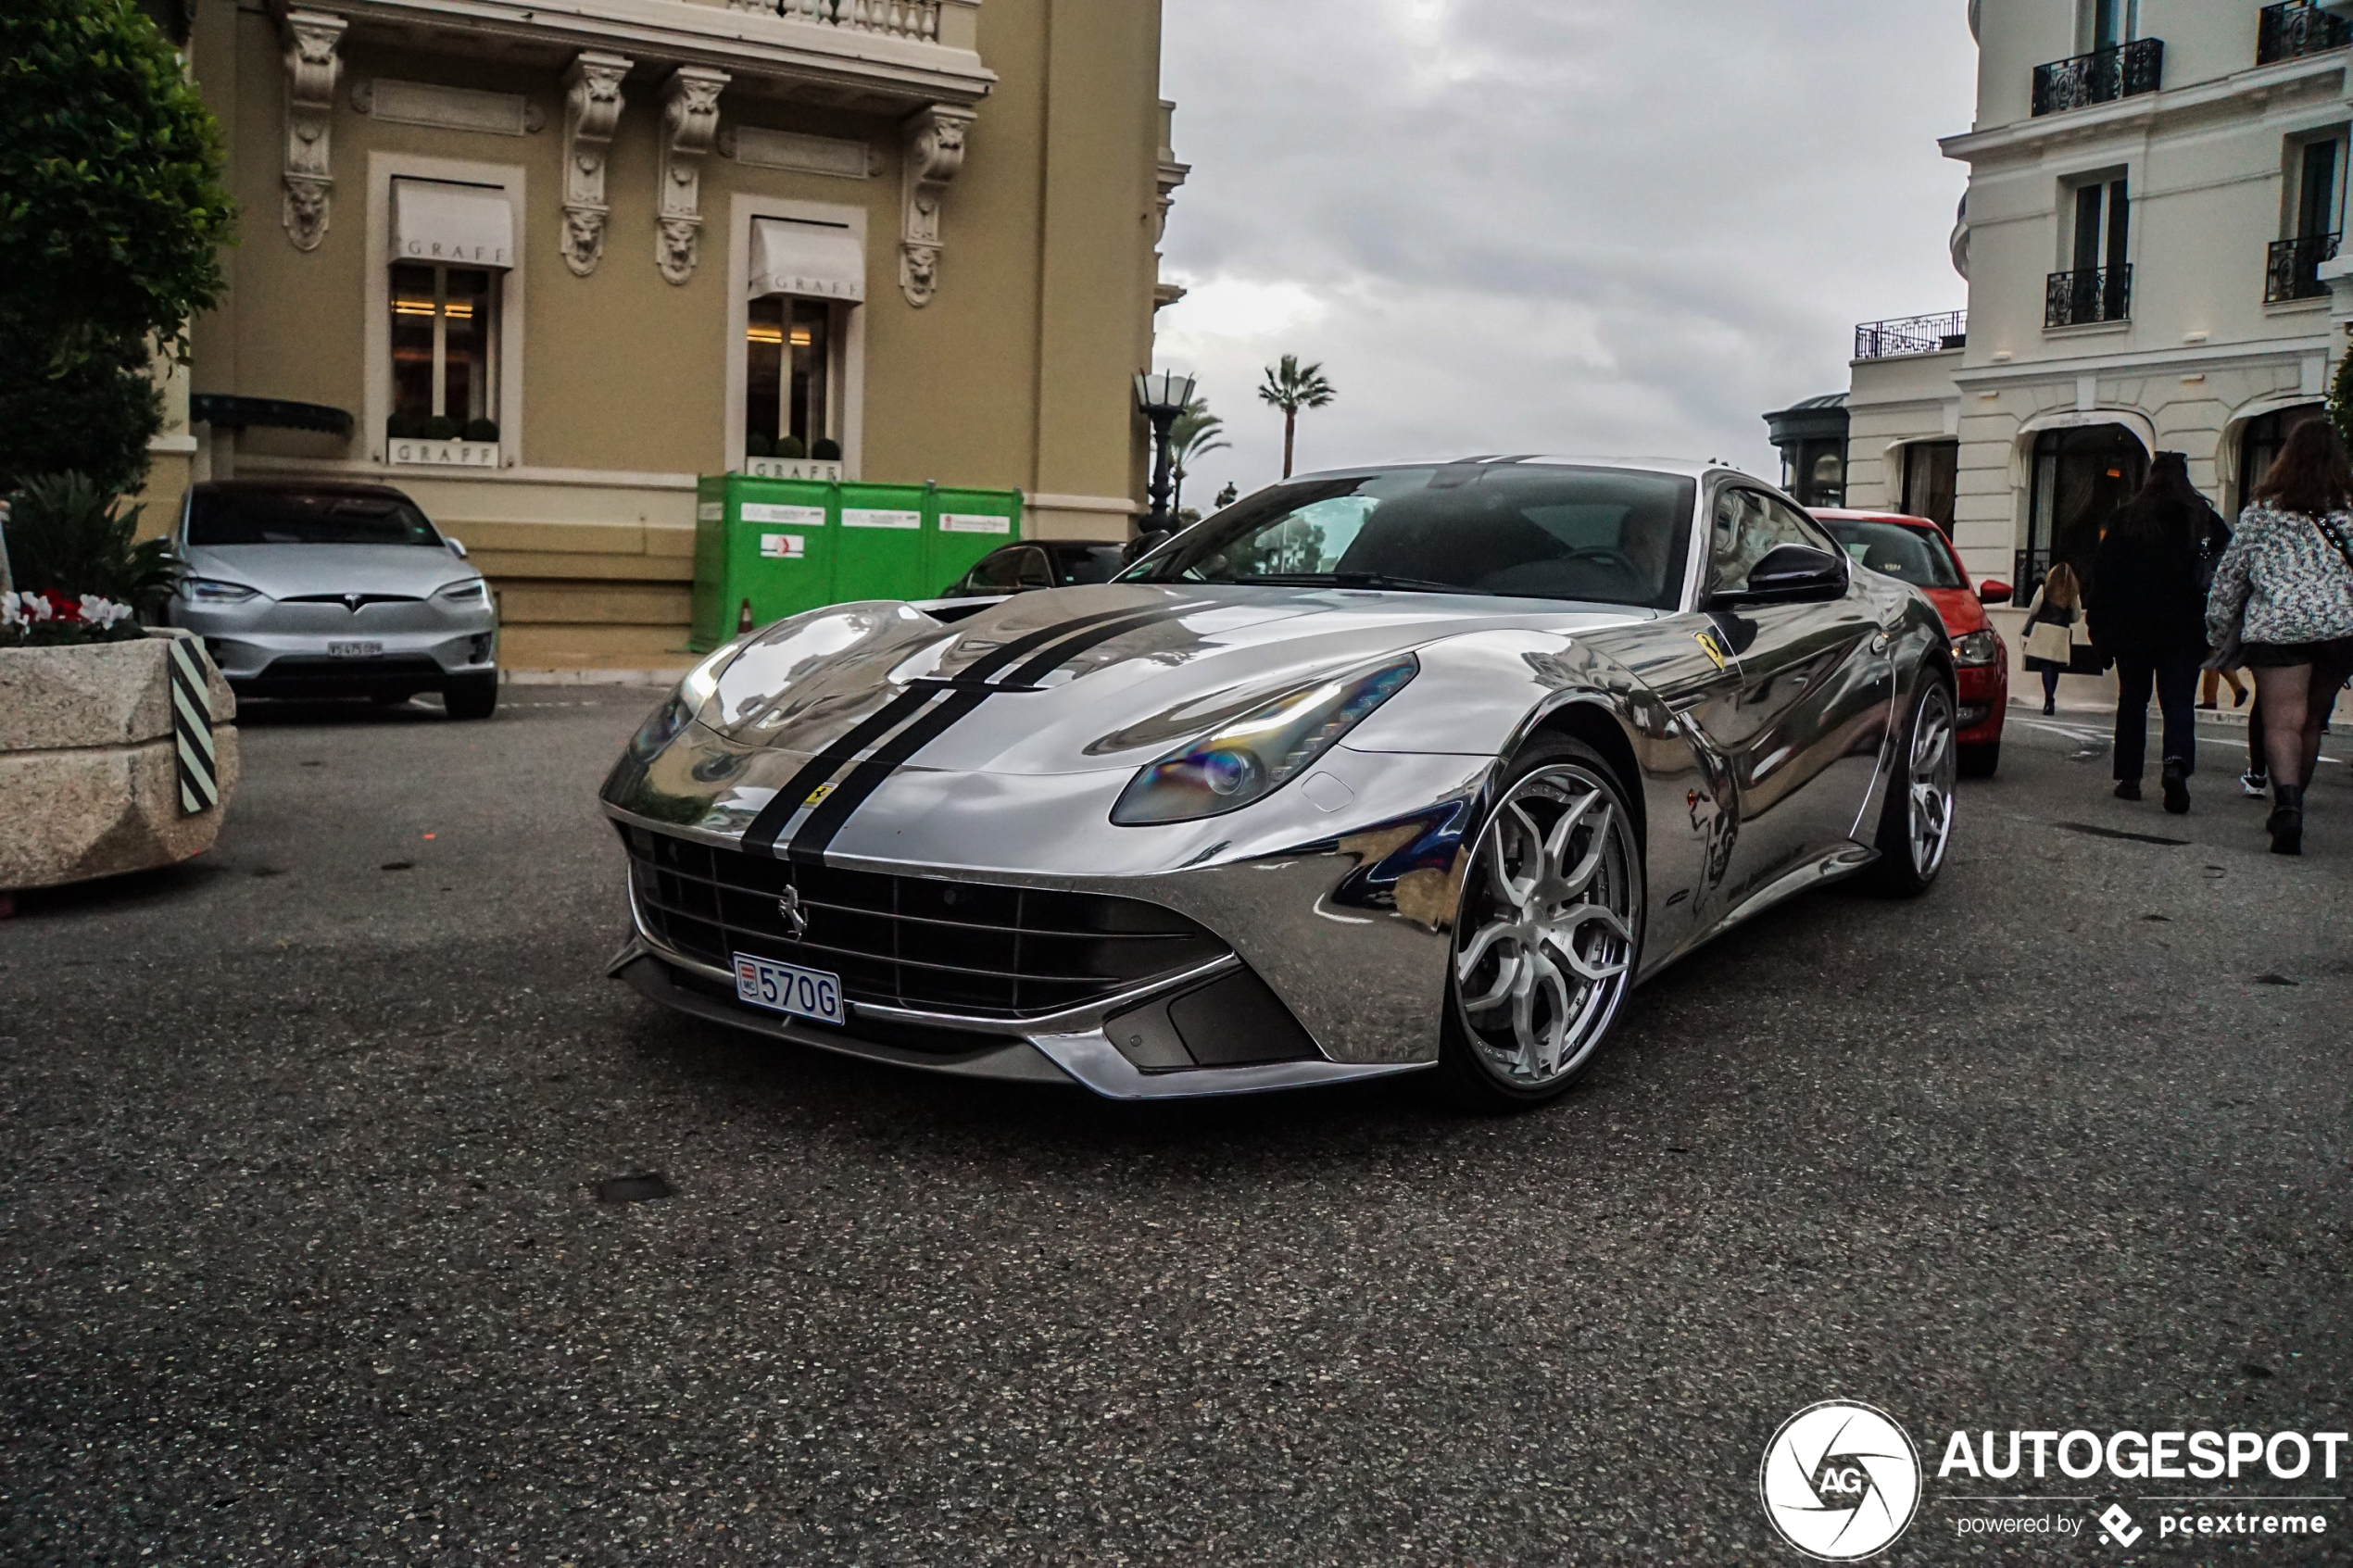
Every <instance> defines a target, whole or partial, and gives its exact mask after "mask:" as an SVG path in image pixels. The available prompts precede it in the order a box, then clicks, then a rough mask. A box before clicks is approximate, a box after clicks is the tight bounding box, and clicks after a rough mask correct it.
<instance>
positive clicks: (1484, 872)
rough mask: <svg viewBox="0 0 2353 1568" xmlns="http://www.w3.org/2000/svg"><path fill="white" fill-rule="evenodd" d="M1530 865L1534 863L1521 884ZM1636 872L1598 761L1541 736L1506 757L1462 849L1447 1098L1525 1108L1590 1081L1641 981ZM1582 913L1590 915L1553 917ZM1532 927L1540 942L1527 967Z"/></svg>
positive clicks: (1631, 840)
mask: <svg viewBox="0 0 2353 1568" xmlns="http://www.w3.org/2000/svg"><path fill="white" fill-rule="evenodd" d="M1571 819H1574V820H1573V821H1572V820H1571ZM1563 822H1567V823H1568V827H1567V833H1566V834H1565V835H1561V825H1562V823H1563ZM1531 830H1533V831H1531ZM1555 835H1561V837H1560V842H1559V845H1558V847H1557V848H1555V847H1554V844H1553V840H1554V836H1555ZM1534 856H1541V857H1542V858H1543V859H1542V865H1541V872H1540V874H1539V875H1536V876H1530V875H1528V874H1526V873H1527V872H1528V870H1529V865H1530V862H1531V858H1532V857H1534ZM1515 857H1516V859H1515ZM1646 875H1647V873H1646V870H1645V867H1644V863H1643V852H1642V834H1641V831H1640V829H1639V827H1638V826H1637V823H1636V819H1635V817H1634V815H1633V813H1632V811H1631V810H1630V809H1629V806H1628V797H1627V793H1626V786H1625V785H1624V784H1623V783H1622V782H1621V781H1620V780H1619V778H1618V776H1617V770H1616V769H1614V768H1613V767H1612V766H1611V765H1610V764H1609V763H1608V762H1607V761H1606V760H1605V759H1603V757H1602V756H1601V754H1600V753H1599V752H1597V751H1595V750H1594V749H1593V748H1592V746H1586V745H1585V744H1583V743H1582V742H1580V741H1575V740H1570V739H1567V738H1566V737H1561V736H1549V735H1548V736H1543V737H1541V738H1539V739H1538V740H1536V741H1534V742H1532V743H1530V744H1529V746H1528V747H1527V748H1526V749H1525V750H1523V751H1522V752H1521V753H1520V754H1519V755H1518V756H1517V757H1516V758H1514V759H1512V762H1511V765H1510V767H1509V768H1507V769H1506V770H1505V771H1504V773H1503V775H1502V778H1501V781H1500V782H1499V784H1498V785H1497V787H1496V789H1495V792H1494V804H1493V806H1491V808H1490V809H1489V810H1488V812H1487V815H1486V816H1485V817H1484V818H1483V819H1482V820H1481V821H1480V822H1479V825H1478V832H1477V833H1476V834H1474V835H1473V836H1472V838H1471V840H1470V849H1469V854H1468V859H1467V861H1466V864H1465V868H1464V872H1463V891H1462V895H1461V902H1460V903H1459V904H1458V906H1457V907H1456V909H1455V914H1454V930H1453V937H1452V939H1451V940H1450V942H1449V945H1448V947H1447V974H1446V1001H1445V1013H1444V1016H1443V1019H1442V1021H1441V1025H1440V1043H1439V1069H1438V1083H1439V1085H1440V1089H1441V1093H1443V1094H1444V1095H1445V1097H1446V1098H1448V1099H1450V1100H1452V1101H1453V1103H1454V1104H1456V1105H1458V1106H1460V1107H1462V1108H1463V1109H1465V1110H1475V1111H1479V1112H1482V1113H1485V1114H1490V1115H1494V1114H1503V1113H1507V1112H1511V1111H1516V1110H1529V1109H1531V1108H1533V1107H1536V1106H1540V1105H1543V1104H1545V1103H1547V1102H1549V1101H1552V1100H1554V1099H1557V1098H1560V1097H1561V1096H1562V1095H1563V1094H1566V1093H1567V1091H1568V1089H1569V1087H1570V1086H1571V1085H1574V1084H1575V1083H1576V1082H1577V1081H1578V1080H1579V1078H1581V1077H1583V1076H1584V1075H1585V1073H1587V1072H1588V1071H1590V1070H1591V1068H1592V1063H1593V1061H1594V1060H1595V1058H1596V1057H1597V1056H1598V1055H1599V1054H1600V1050H1601V1047H1602V1044H1603V1042H1604V1040H1605V1039H1606V1038H1607V1037H1608V1035H1609V1031H1610V1028H1611V1026H1612V1025H1613V1024H1614V1023H1615V1022H1617V1013H1618V1010H1619V1009H1620V1008H1621V1006H1622V1005H1623V1004H1624V1002H1625V999H1626V997H1627V994H1628V993H1629V992H1630V991H1631V990H1632V989H1633V986H1634V978H1635V975H1636V973H1637V972H1639V967H1640V964H1641V961H1642V929H1643V924H1642V922H1643V914H1644V910H1645V907H1646V903H1647V898H1648V893H1649V888H1648V884H1647V883H1646V880H1645V878H1646ZM1504 879H1508V880H1509V881H1510V882H1511V883H1512V884H1516V885H1518V886H1519V887H1520V888H1521V890H1522V891H1521V897H1520V898H1519V899H1517V900H1515V899H1514V898H1512V897H1509V896H1507V895H1506V894H1505V893H1504V892H1503V891H1502V890H1501V885H1500V884H1501V882H1502V881H1503V880H1504ZM1545 879H1549V880H1550V881H1551V883H1552V884H1553V885H1552V887H1551V888H1550V889H1547V888H1546V887H1545V886H1544V881H1545ZM1579 910H1587V911H1593V912H1590V913H1587V914H1585V915H1584V916H1582V917H1580V918H1574V919H1568V918H1564V917H1567V916H1570V915H1573V914H1575V913H1576V911H1579ZM1531 930H1539V931H1541V932H1542V935H1543V939H1541V940H1539V941H1538V942H1537V944H1536V958H1537V960H1538V961H1536V962H1533V963H1531V962H1530V955H1529V948H1528V947H1527V946H1526V945H1525V936H1524V935H1523V934H1525V933H1528V932H1529V931H1531ZM1466 986H1467V987H1469V988H1470V989H1471V990H1472V993H1473V995H1472V996H1471V997H1468V998H1467V999H1466V996H1465V990H1466ZM1523 989H1524V990H1525V991H1526V992H1527V1002H1526V1007H1525V1015H1524V1016H1523V1009H1522V1003H1521V997H1520V993H1521V991H1522V990H1523Z"/></svg>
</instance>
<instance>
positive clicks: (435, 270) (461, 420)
mask: <svg viewBox="0 0 2353 1568" xmlns="http://www.w3.org/2000/svg"><path fill="white" fill-rule="evenodd" d="M497 301H498V289H497V273H495V272H493V271H490V270H486V269H483V268H474V267H445V266H427V265H421V264H416V263H409V262H403V263H399V264H396V265H395V266H394V268H393V270H392V323H391V331H392V421H393V422H392V425H391V430H392V433H394V434H396V435H409V436H424V437H426V438H428V439H442V440H447V439H452V438H455V437H458V436H465V437H467V438H468V439H470V440H477V441H495V440H497V429H496V426H495V424H491V423H490V421H493V420H496V418H497V408H498V386H497V376H498V367H497V343H498V332H497V320H496V317H497ZM440 421H447V422H446V423H444V422H440ZM486 425H487V426H489V428H487V429H485V428H484V427H485V426H486Z"/></svg>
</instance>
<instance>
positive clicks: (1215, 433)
mask: <svg viewBox="0 0 2353 1568" xmlns="http://www.w3.org/2000/svg"><path fill="white" fill-rule="evenodd" d="M1225 436H1226V421H1225V420H1221V419H1219V418H1218V417H1217V416H1216V415H1214V414H1213V413H1211V412H1210V411H1209V399H1207V398H1205V397H1196V398H1194V399H1193V400H1192V401H1191V402H1190V403H1188V404H1186V405H1185V411H1184V412H1183V413H1181V414H1179V415H1177V416H1176V420H1175V421H1174V422H1173V423H1171V424H1170V425H1169V427H1168V475H1169V477H1170V478H1171V479H1173V480H1175V481H1176V509H1177V510H1178V511H1179V512H1182V511H1183V510H1184V508H1185V471H1186V470H1188V469H1189V468H1190V467H1191V466H1192V465H1193V464H1194V463H1196V462H1198V461H1199V460H1200V459H1201V458H1205V457H1207V456H1208V455H1209V454H1210V453H1212V452H1223V451H1225V450H1227V446H1228V445H1229V444H1228V443H1227V440H1226V439H1225Z"/></svg>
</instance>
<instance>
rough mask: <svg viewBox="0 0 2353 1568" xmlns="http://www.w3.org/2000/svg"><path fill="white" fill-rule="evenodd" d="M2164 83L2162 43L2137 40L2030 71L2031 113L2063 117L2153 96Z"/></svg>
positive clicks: (2056, 61) (2163, 41)
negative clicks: (2083, 110) (2072, 112)
mask: <svg viewBox="0 0 2353 1568" xmlns="http://www.w3.org/2000/svg"><path fill="white" fill-rule="evenodd" d="M2164 81H2165V40H2164V39H2162V38H2139V39H2135V40H2133V42H2132V43H2130V44H2119V45H2118V46H2117V47H2115V48H2113V49H2095V50H2094V51H2093V52H2092V53H2090V54H2088V55H2078V56H2075V57H2074V58H2073V59H2071V60H2054V61H2053V62H2052V63H2051V64H2049V65H2046V66H2037V67H2035V68H2034V112H2035V113H2036V114H2037V115H2045V114H2065V113H2066V112H2067V111H2068V110H2070V109H2082V108H2089V107H2092V106H2093V105H2094V104H2112V103H2114V102H2115V101H2116V100H2117V99H2119V98H2133V97H2138V96H2139V95H2140V94H2143V93H2154V92H2156V91H2157V90H2158V87H2159V86H2161V85H2162V84H2163V83H2164Z"/></svg>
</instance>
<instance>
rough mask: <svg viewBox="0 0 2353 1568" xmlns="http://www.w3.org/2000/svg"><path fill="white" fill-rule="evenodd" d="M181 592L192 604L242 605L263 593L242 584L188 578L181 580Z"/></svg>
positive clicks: (208, 578)
mask: <svg viewBox="0 0 2353 1568" xmlns="http://www.w3.org/2000/svg"><path fill="white" fill-rule="evenodd" d="M180 592H181V595H182V596H183V597H184V598H186V599H187V601H188V602H189V603H190V604H200V605H241V604H243V603H245V601H246V600H247V599H258V598H259V597H260V596H261V592H260V590H259V589H258V588H248V587H246V586H245V584H244V583H222V582H220V581H218V580H217V579H214V578H210V577H188V578H183V579H182V580H181V583H180Z"/></svg>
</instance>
